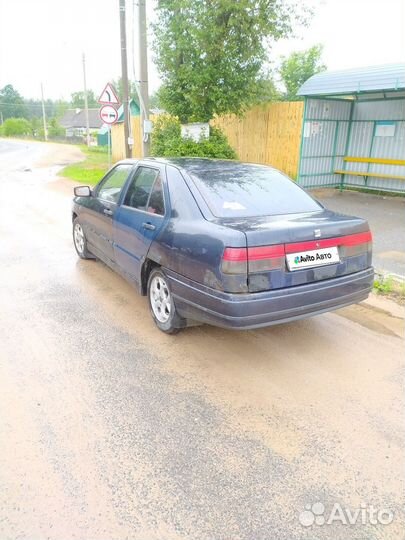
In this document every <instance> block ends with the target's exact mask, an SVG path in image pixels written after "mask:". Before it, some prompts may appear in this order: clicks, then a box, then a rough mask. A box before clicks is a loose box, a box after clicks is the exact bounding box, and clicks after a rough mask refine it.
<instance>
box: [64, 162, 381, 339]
mask: <svg viewBox="0 0 405 540" xmlns="http://www.w3.org/2000/svg"><path fill="white" fill-rule="evenodd" d="M74 191H75V198H74V202H73V213H72V220H73V239H74V245H75V247H76V251H77V253H78V255H79V257H81V258H82V259H88V258H98V259H101V260H102V261H104V262H105V263H106V264H107V265H108V266H110V267H111V268H113V269H114V270H117V271H118V272H119V273H121V274H122V275H123V276H124V277H125V278H126V279H128V280H129V281H130V282H132V283H134V284H135V285H136V286H137V287H138V289H139V291H140V293H141V294H142V295H147V296H148V299H149V304H150V311H151V314H152V317H153V318H154V320H155V322H156V324H157V326H158V327H159V328H160V329H161V330H163V331H164V332H167V333H175V332H177V331H178V329H180V328H183V327H185V326H190V325H193V324H196V323H209V324H213V325H216V326H222V327H225V328H235V329H239V328H245V329H247V328H258V327H262V326H267V325H271V324H276V323H281V322H286V321H291V320H294V319H300V318H302V317H308V316H311V315H316V314H318V313H323V312H325V311H331V310H333V309H337V308H339V307H342V306H347V305H349V304H352V303H356V302H359V301H361V300H364V299H365V298H366V297H367V296H368V294H369V292H370V290H371V287H372V284H373V275H374V272H373V268H372V266H371V249H372V243H371V233H370V230H369V227H368V224H367V222H366V221H365V220H364V219H360V218H356V217H350V216H345V215H342V214H336V213H334V212H331V211H330V210H327V209H325V208H324V207H323V206H322V205H321V204H320V203H319V202H317V201H315V200H314V199H313V198H312V197H310V196H309V195H308V194H307V193H306V192H305V191H303V190H302V189H301V188H300V187H299V186H297V185H296V183H294V182H293V181H292V180H290V179H289V178H287V177H286V176H285V175H284V174H282V173H281V172H279V171H277V170H275V169H272V168H270V167H266V166H263V165H252V164H247V163H239V162H234V161H224V160H210V159H200V158H179V159H144V160H141V161H136V160H124V161H121V162H119V163H117V164H116V165H115V166H114V167H113V168H112V169H111V170H110V171H109V172H108V173H107V174H106V176H105V177H104V178H103V179H102V180H101V181H100V183H99V184H98V185H97V186H96V187H95V188H94V189H93V190H91V189H90V188H89V187H87V186H82V187H76V188H75V190H74Z"/></svg>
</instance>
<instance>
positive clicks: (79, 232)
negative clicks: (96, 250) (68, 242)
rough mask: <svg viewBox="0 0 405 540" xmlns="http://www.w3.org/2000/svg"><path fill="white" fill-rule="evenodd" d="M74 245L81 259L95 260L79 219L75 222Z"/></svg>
mask: <svg viewBox="0 0 405 540" xmlns="http://www.w3.org/2000/svg"><path fill="white" fill-rule="evenodd" d="M73 243H74V245H75V249H76V252H77V254H78V255H79V257H80V258H81V259H94V256H93V255H92V254H91V253H90V252H89V250H88V249H87V240H86V236H85V234H84V230H83V226H82V224H81V223H80V221H79V219H78V218H76V219H75V220H74V221H73Z"/></svg>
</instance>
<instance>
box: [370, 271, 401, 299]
mask: <svg viewBox="0 0 405 540" xmlns="http://www.w3.org/2000/svg"><path fill="white" fill-rule="evenodd" d="M374 291H375V292H376V293H377V294H382V295H386V296H392V297H396V298H399V299H402V300H403V299H405V283H401V282H398V281H396V280H394V279H393V278H392V277H391V276H383V275H377V277H376V278H375V280H374Z"/></svg>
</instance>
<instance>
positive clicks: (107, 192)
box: [97, 164, 132, 203]
mask: <svg viewBox="0 0 405 540" xmlns="http://www.w3.org/2000/svg"><path fill="white" fill-rule="evenodd" d="M131 169H132V165H126V164H122V165H117V166H116V167H115V168H114V169H113V170H112V171H111V172H110V174H109V175H108V176H107V177H106V179H105V180H104V181H103V183H102V184H101V185H100V187H99V188H98V192H97V197H98V198H99V199H103V200H104V201H109V202H113V203H118V199H119V196H120V193H121V190H122V188H123V186H124V184H125V182H126V181H127V178H128V176H129V173H130V172H131Z"/></svg>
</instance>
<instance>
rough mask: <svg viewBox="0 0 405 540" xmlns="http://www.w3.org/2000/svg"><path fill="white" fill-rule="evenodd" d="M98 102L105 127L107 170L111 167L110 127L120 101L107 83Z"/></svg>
mask: <svg viewBox="0 0 405 540" xmlns="http://www.w3.org/2000/svg"><path fill="white" fill-rule="evenodd" d="M98 102H99V103H100V105H101V108H100V111H99V114H100V118H101V120H102V121H103V122H104V124H106V125H107V152H108V168H110V167H111V126H112V125H113V124H115V123H116V122H117V120H118V111H117V107H119V105H120V101H119V99H118V96H117V92H116V91H115V89H114V87H113V85H112V84H110V83H107V84H106V85H105V87H104V90H103V91H102V92H101V95H100V97H99V98H98Z"/></svg>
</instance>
